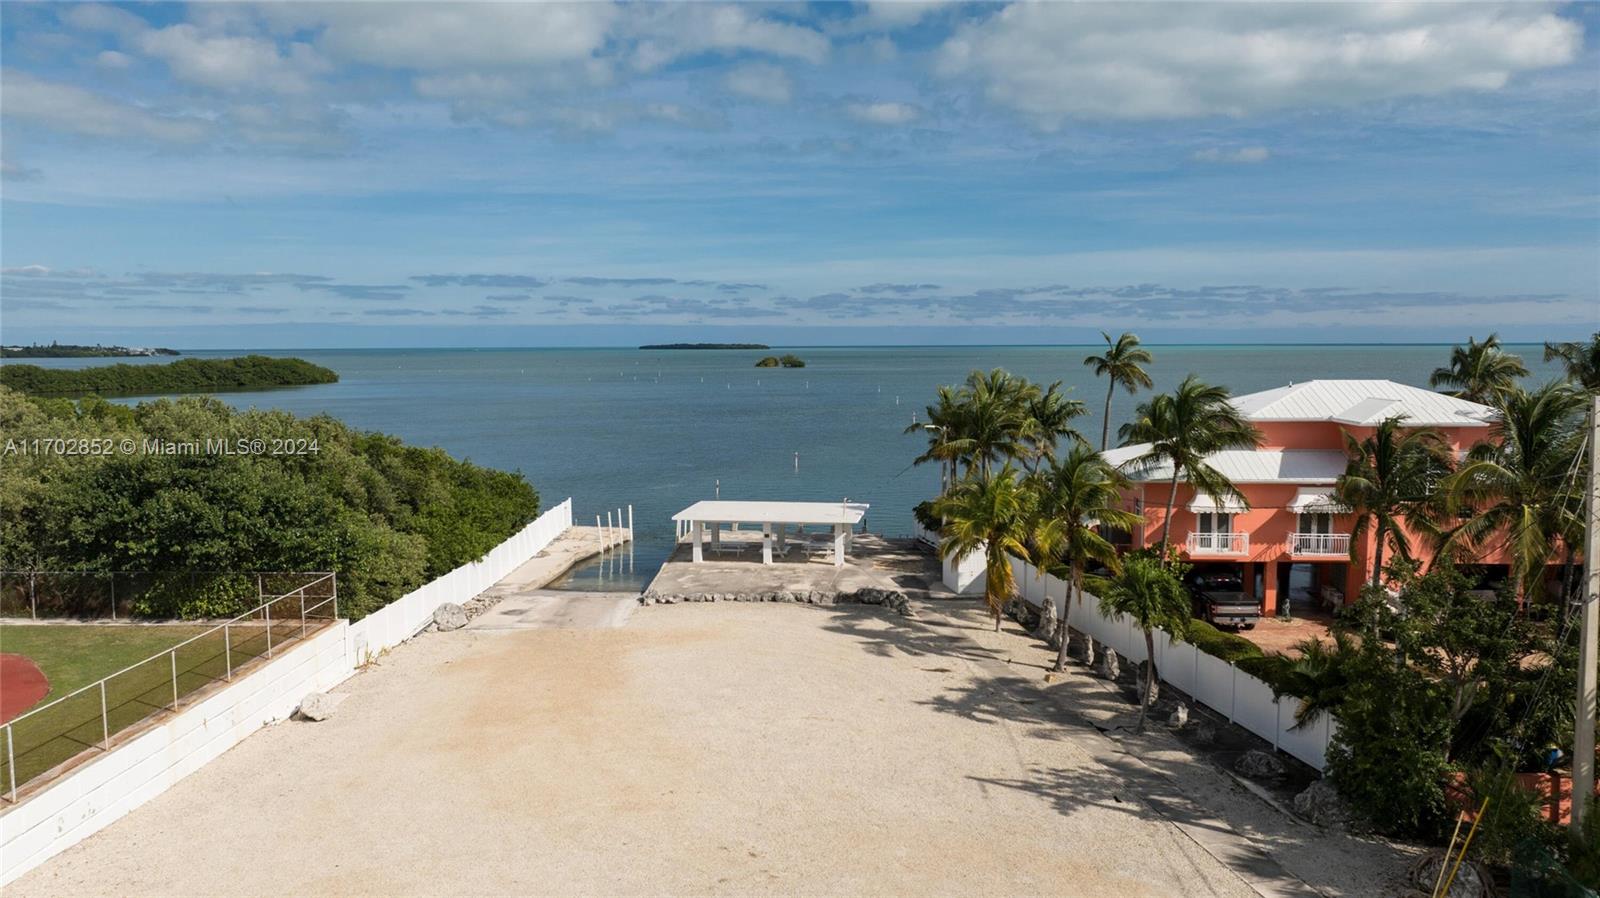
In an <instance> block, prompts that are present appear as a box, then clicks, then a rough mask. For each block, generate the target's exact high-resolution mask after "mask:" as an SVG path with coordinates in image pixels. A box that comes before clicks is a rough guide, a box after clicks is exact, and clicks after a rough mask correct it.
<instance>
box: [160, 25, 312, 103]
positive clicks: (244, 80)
mask: <svg viewBox="0 0 1600 898" xmlns="http://www.w3.org/2000/svg"><path fill="white" fill-rule="evenodd" d="M134 44H135V45H136V46H138V48H139V49H140V50H142V51H143V52H144V53H146V54H148V55H150V56H154V57H156V58H157V59H160V60H162V61H164V62H166V64H167V66H168V67H169V68H171V69H172V74H173V75H175V76H176V77H177V78H179V79H180V80H182V81H187V82H189V83H190V84H198V85H200V86H202V87H210V88H215V89H218V90H230V91H233V90H252V91H253V90H266V91H271V92H273V93H282V94H304V93H308V92H310V90H311V89H312V76H313V75H315V74H318V73H322V72H326V71H327V70H328V69H329V66H328V64H327V63H326V62H325V61H323V60H322V59H321V58H320V57H318V55H317V54H316V52H315V51H313V50H312V49H311V47H310V46H309V45H307V44H303V43H290V44H289V45H288V46H287V47H286V48H285V49H284V50H283V51H282V52H280V51H279V49H278V44H277V42H276V41H274V40H271V39H265V40H260V39H256V38H251V37H239V36H234V35H215V34H204V33H202V32H201V31H200V29H199V28H196V27H195V26H193V25H188V24H182V25H173V26H170V27H168V28H162V29H159V30H150V31H146V32H144V33H143V34H141V35H139V36H138V37H137V38H136V39H135V40H134Z"/></svg>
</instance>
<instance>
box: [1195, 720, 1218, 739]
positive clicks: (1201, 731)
mask: <svg viewBox="0 0 1600 898" xmlns="http://www.w3.org/2000/svg"><path fill="white" fill-rule="evenodd" d="M1188 733H1189V741H1191V742H1193V743H1194V744H1195V745H1210V744H1211V743H1213V742H1215V741H1217V728H1216V727H1214V726H1212V725H1211V724H1209V723H1206V722H1205V721H1203V720H1197V721H1195V722H1194V723H1192V724H1190V725H1189V728H1188Z"/></svg>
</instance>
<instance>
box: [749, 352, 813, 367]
mask: <svg viewBox="0 0 1600 898" xmlns="http://www.w3.org/2000/svg"><path fill="white" fill-rule="evenodd" d="M780 365H781V366H783V367H785V368H804V367H805V366H806V362H805V359H802V358H800V357H799V356H797V355H785V356H775V355H769V356H767V357H766V358H763V359H762V360H761V361H759V362H756V367H757V368H777V367H778V366H780Z"/></svg>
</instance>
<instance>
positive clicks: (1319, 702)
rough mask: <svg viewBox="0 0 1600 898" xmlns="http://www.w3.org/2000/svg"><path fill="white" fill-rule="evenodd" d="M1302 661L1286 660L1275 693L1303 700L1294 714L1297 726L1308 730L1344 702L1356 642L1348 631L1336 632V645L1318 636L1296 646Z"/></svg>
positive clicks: (1295, 659) (1302, 641)
mask: <svg viewBox="0 0 1600 898" xmlns="http://www.w3.org/2000/svg"><path fill="white" fill-rule="evenodd" d="M1294 647H1295V648H1296V649H1298V650H1299V652H1300V656H1299V657H1298V658H1293V659H1289V658H1287V657H1286V656H1283V655H1279V657H1283V658H1285V662H1286V663H1285V664H1284V669H1283V673H1282V674H1280V675H1279V677H1278V681H1277V683H1276V684H1275V686H1276V688H1275V690H1274V691H1275V692H1278V693H1279V694H1280V695H1281V694H1288V695H1293V696H1295V697H1297V698H1299V699H1300V707H1299V708H1298V709H1297V710H1296V711H1295V712H1294V726H1293V727H1292V728H1291V729H1296V730H1299V729H1304V728H1305V727H1307V726H1309V725H1310V724H1311V723H1313V722H1314V721H1316V719H1317V715H1319V714H1322V713H1323V712H1325V711H1333V710H1334V709H1336V708H1338V707H1339V703H1340V702H1342V701H1344V693H1345V687H1346V685H1348V683H1349V681H1350V680H1349V675H1348V672H1347V670H1346V665H1347V664H1348V663H1349V660H1350V658H1351V656H1352V655H1354V654H1355V652H1356V643H1355V640H1353V639H1352V638H1351V637H1350V634H1349V633H1347V632H1345V631H1344V630H1334V631H1333V642H1332V644H1329V643H1326V642H1323V641H1322V640H1320V639H1318V638H1316V637H1314V636H1313V637H1309V638H1306V639H1302V640H1300V641H1299V642H1297V643H1295V645H1294Z"/></svg>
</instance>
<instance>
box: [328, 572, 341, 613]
mask: <svg viewBox="0 0 1600 898" xmlns="http://www.w3.org/2000/svg"><path fill="white" fill-rule="evenodd" d="M328 576H329V577H330V578H332V580H333V619H334V620H338V619H339V574H338V572H334V573H331V574H329V575H328Z"/></svg>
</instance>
